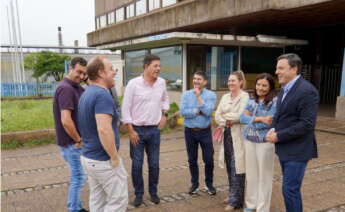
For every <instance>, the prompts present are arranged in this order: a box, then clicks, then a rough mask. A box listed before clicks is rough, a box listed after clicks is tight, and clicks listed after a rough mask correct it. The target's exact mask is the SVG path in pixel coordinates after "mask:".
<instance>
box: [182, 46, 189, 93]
mask: <svg viewBox="0 0 345 212" xmlns="http://www.w3.org/2000/svg"><path fill="white" fill-rule="evenodd" d="M187 80H188V79H187V44H186V43H183V44H182V92H185V91H186V90H187Z"/></svg>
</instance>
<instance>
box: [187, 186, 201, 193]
mask: <svg viewBox="0 0 345 212" xmlns="http://www.w3.org/2000/svg"><path fill="white" fill-rule="evenodd" d="M198 187H199V185H192V186H191V187H190V188H189V192H188V194H189V195H193V194H196V192H198Z"/></svg>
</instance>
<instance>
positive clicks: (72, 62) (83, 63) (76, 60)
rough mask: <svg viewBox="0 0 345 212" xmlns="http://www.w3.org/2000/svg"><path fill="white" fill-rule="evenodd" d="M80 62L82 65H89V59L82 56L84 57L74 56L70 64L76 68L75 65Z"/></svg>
mask: <svg viewBox="0 0 345 212" xmlns="http://www.w3.org/2000/svg"><path fill="white" fill-rule="evenodd" d="M78 63H79V65H81V66H87V61H86V60H85V59H84V58H82V57H74V58H72V60H71V63H70V64H69V65H70V66H71V67H72V68H73V69H74V68H75V66H76V65H77V64H78Z"/></svg>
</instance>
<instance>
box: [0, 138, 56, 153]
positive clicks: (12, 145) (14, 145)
mask: <svg viewBox="0 0 345 212" xmlns="http://www.w3.org/2000/svg"><path fill="white" fill-rule="evenodd" d="M52 143H55V138H45V139H37V140H27V141H25V142H19V141H17V140H10V141H8V142H6V143H1V149H2V150H8V149H16V148H19V147H36V146H41V145H47V144H52Z"/></svg>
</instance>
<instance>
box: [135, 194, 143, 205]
mask: <svg viewBox="0 0 345 212" xmlns="http://www.w3.org/2000/svg"><path fill="white" fill-rule="evenodd" d="M142 203H143V196H135V199H134V202H133V205H134V207H139V206H140V205H141V204H142Z"/></svg>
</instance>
